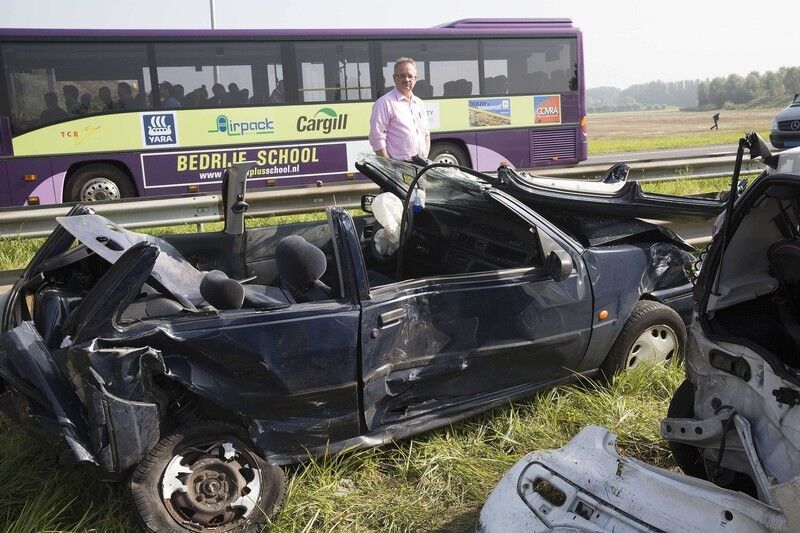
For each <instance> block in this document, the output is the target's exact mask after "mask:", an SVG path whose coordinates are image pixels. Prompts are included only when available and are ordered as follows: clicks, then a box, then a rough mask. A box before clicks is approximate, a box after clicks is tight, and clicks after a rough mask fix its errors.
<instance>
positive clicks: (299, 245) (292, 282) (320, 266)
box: [275, 235, 333, 302]
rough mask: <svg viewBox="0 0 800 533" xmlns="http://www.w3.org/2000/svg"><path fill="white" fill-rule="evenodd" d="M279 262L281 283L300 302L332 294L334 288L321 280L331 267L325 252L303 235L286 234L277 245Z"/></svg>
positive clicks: (276, 264)
mask: <svg viewBox="0 0 800 533" xmlns="http://www.w3.org/2000/svg"><path fill="white" fill-rule="evenodd" d="M275 266H276V268H277V270H278V274H279V275H280V278H281V285H283V286H284V287H285V288H286V290H287V291H288V292H289V293H290V294H291V295H292V296H293V297H294V299H295V300H296V301H298V302H313V301H319V300H329V299H331V298H332V294H333V292H332V290H331V288H330V287H329V286H328V285H326V284H325V283H323V282H322V281H320V278H321V277H322V276H323V274H325V271H326V270H327V269H328V262H327V260H326V258H325V253H324V252H323V251H322V250H320V249H319V248H318V247H316V246H314V245H313V244H311V243H310V242H308V241H307V240H305V239H304V238H303V237H301V236H300V235H289V236H288V237H284V238H283V239H281V240H280V242H279V243H278V246H276V247H275Z"/></svg>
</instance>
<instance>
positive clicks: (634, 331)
mask: <svg viewBox="0 0 800 533" xmlns="http://www.w3.org/2000/svg"><path fill="white" fill-rule="evenodd" d="M685 346H686V326H685V325H684V323H683V320H681V317H680V315H678V313H676V312H675V311H674V310H672V309H670V308H669V307H667V306H666V305H664V304H662V303H659V302H654V301H651V300H640V301H638V302H636V305H635V306H634V307H633V312H632V313H631V316H630V317H629V318H628V321H627V322H625V325H624V326H623V327H622V331H620V333H619V335H618V336H617V340H615V341H614V344H613V345H612V346H611V350H609V352H608V355H607V356H606V359H605V361H603V364H602V365H601V366H600V375H601V378H602V379H604V380H606V381H610V380H612V379H613V377H614V375H615V374H618V373H619V372H622V371H623V370H628V369H629V368H633V367H635V366H637V365H638V364H639V363H641V362H643V361H646V360H650V361H654V362H667V361H669V360H670V359H672V358H673V357H682V356H683V350H684V347H685Z"/></svg>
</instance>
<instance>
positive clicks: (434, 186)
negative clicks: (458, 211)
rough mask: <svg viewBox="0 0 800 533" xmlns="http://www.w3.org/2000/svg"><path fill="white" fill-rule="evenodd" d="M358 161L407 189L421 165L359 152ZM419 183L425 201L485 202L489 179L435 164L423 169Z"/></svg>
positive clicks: (434, 202)
mask: <svg viewBox="0 0 800 533" xmlns="http://www.w3.org/2000/svg"><path fill="white" fill-rule="evenodd" d="M359 164H361V165H364V166H366V167H368V168H369V169H370V170H372V171H373V172H374V173H375V174H377V175H378V176H379V177H382V178H384V179H386V180H388V181H390V182H392V183H393V184H395V185H396V186H397V187H399V188H400V189H402V190H403V191H406V192H408V186H409V185H410V184H411V181H412V180H413V179H414V176H416V175H417V172H418V171H419V169H420V167H419V166H417V165H415V164H412V163H406V162H403V161H394V160H392V159H387V158H385V157H379V156H376V155H371V154H362V156H361V159H360V160H359ZM419 187H420V188H422V189H423V190H424V191H425V201H426V202H428V203H432V204H454V203H455V204H459V203H475V202H476V201H478V202H481V201H485V202H488V200H485V199H484V196H483V194H482V190H483V189H486V188H487V187H491V183H490V182H489V181H486V180H482V179H480V178H478V177H476V176H473V175H471V174H467V173H466V172H463V171H461V170H458V169H457V168H450V167H437V168H432V169H430V170H428V171H426V172H425V174H424V175H423V176H422V178H421V179H420V180H419Z"/></svg>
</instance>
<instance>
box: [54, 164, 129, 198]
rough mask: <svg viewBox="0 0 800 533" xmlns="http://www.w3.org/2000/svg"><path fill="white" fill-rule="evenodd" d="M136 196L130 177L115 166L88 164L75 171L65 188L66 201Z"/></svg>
mask: <svg viewBox="0 0 800 533" xmlns="http://www.w3.org/2000/svg"><path fill="white" fill-rule="evenodd" d="M131 196H136V190H135V189H134V188H133V183H131V180H130V178H129V177H128V175H127V174H125V172H123V171H121V170H120V169H118V168H117V167H115V166H112V165H104V164H96V165H86V166H85V167H81V168H80V169H78V170H77V171H75V172H74V173H73V174H72V176H70V178H69V180H67V184H66V187H65V188H64V201H65V202H87V203H88V202H100V201H103V200H119V199H120V198H129V197H131Z"/></svg>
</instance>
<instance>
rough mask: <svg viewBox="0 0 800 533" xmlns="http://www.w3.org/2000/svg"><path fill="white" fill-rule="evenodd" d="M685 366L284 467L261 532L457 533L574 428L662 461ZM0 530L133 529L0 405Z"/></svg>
mask: <svg viewBox="0 0 800 533" xmlns="http://www.w3.org/2000/svg"><path fill="white" fill-rule="evenodd" d="M683 376H684V373H683V369H682V368H681V367H680V366H679V365H677V364H673V365H671V366H668V367H667V368H662V367H652V366H651V367H647V366H645V367H640V368H637V369H635V370H633V371H631V372H628V373H626V374H623V375H622V376H620V377H619V378H618V379H617V380H616V381H615V383H614V384H613V385H612V386H610V387H601V386H596V385H594V384H592V383H589V384H588V385H585V386H565V387H559V388H556V389H552V390H550V391H547V392H545V393H543V394H541V395H539V396H538V397H536V398H533V399H531V400H527V401H522V402H517V403H514V404H511V405H508V406H506V407H504V408H499V409H495V410H494V411H492V412H490V413H488V414H485V415H482V416H478V417H475V418H472V419H470V420H468V421H466V422H463V423H461V424H458V425H454V426H450V427H447V428H444V429H441V430H438V431H435V432H432V433H429V434H427V435H425V436H422V437H420V438H416V439H413V440H406V441H403V442H401V443H398V444H396V445H392V446H385V447H383V448H373V449H368V450H362V451H357V452H352V453H344V454H340V455H337V456H332V457H326V458H322V459H318V460H314V461H310V462H308V463H305V464H302V465H298V466H294V467H290V468H288V469H287V478H288V480H289V484H288V487H287V496H286V503H285V505H284V508H283V509H282V510H281V512H280V513H279V515H278V516H277V518H276V519H275V521H274V523H273V524H272V525H271V529H270V531H273V532H275V533H284V532H285V533H289V532H307V531H333V532H339V531H341V532H344V531H347V532H351V531H355V532H359V531H382V532H400V531H453V532H455V531H466V530H470V529H472V528H473V527H474V523H475V519H476V517H477V514H478V512H479V511H480V507H481V506H482V505H483V502H484V501H485V499H486V497H487V496H488V494H489V492H490V491H491V489H492V488H493V487H494V485H495V484H496V483H497V482H498V481H499V479H500V477H501V476H502V475H503V473H504V472H505V471H506V470H508V469H509V468H510V467H511V465H512V464H513V463H514V462H516V461H517V460H519V459H520V458H521V457H522V456H523V455H524V454H525V453H527V452H529V451H532V450H537V449H544V448H555V447H560V446H563V445H564V444H566V443H567V441H569V440H570V439H571V438H572V437H573V436H574V435H575V434H576V433H577V432H578V431H579V430H580V429H581V428H582V427H583V426H585V425H587V424H597V425H601V426H605V427H607V428H609V429H610V430H612V431H614V432H616V433H618V434H619V440H618V443H619V447H620V450H621V452H622V453H624V454H627V455H631V456H635V457H637V458H641V459H643V460H645V461H647V462H650V463H654V464H657V465H660V466H671V465H672V462H671V459H670V456H669V453H668V451H667V448H666V445H665V443H664V442H663V441H662V440H661V437H660V436H659V432H658V427H659V421H660V419H661V418H662V417H663V416H665V413H666V409H667V405H668V403H669V400H670V398H671V396H672V392H673V391H674V389H675V388H676V387H677V385H678V384H679V383H680V382H681V381H682V380H683ZM0 431H2V434H3V435H4V437H5V438H4V448H5V449H4V453H3V454H2V456H0V494H3V498H2V501H1V502H0V531H9V532H15V533H16V532H20V533H21V532H29V531H133V530H134V525H135V521H134V518H133V516H132V514H131V510H130V507H129V505H128V502H127V500H126V497H125V495H124V493H123V492H122V490H121V489H120V488H119V487H117V486H114V485H109V484H106V483H101V482H98V481H95V480H93V479H92V478H91V477H90V476H89V475H88V473H86V472H85V471H83V470H81V469H75V470H66V469H64V468H62V467H59V466H57V465H56V464H55V463H54V462H53V460H52V459H51V458H50V456H49V455H48V454H47V453H45V452H44V451H43V450H42V449H41V448H40V447H39V445H38V443H36V442H34V441H33V439H31V438H29V437H28V436H27V435H25V434H24V433H23V432H22V431H21V430H20V429H19V428H18V427H17V426H15V425H14V424H12V423H11V422H10V421H9V420H7V419H5V418H3V417H2V416H1V415H0Z"/></svg>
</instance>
